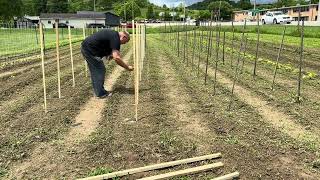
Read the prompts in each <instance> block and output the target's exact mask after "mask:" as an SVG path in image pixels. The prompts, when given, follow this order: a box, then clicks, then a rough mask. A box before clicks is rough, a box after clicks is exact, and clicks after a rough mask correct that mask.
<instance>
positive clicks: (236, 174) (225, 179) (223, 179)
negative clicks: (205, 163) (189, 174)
mask: <svg viewBox="0 0 320 180" xmlns="http://www.w3.org/2000/svg"><path fill="white" fill-rule="evenodd" d="M239 175H240V173H239V172H238V171H236V172H234V173H230V174H226V175H224V176H220V177H216V178H213V179H211V180H231V179H234V178H237V177H239Z"/></svg>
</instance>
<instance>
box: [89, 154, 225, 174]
mask: <svg viewBox="0 0 320 180" xmlns="http://www.w3.org/2000/svg"><path fill="white" fill-rule="evenodd" d="M220 157H221V153H216V154H209V155H205V156H198V157H193V158H188V159H181V160H176V161H170V162H165V163H160V164H154V165H149V166H144V167H138V168H133V169H127V170H122V171H117V172H113V173H109V174H103V175H99V176H93V177H88V178H84V179H83V180H98V179H109V178H114V177H121V176H126V175H131V174H136V173H140V172H145V171H151V170H157V169H163V168H168V167H172V166H177V165H182V164H189V163H193V162H198V161H204V160H209V159H216V158H220Z"/></svg>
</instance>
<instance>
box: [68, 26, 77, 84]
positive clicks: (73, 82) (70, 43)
mask: <svg viewBox="0 0 320 180" xmlns="http://www.w3.org/2000/svg"><path fill="white" fill-rule="evenodd" d="M68 32H69V46H70V60H71V72H72V87H76V82H75V78H74V68H73V52H72V37H71V28H70V26H68Z"/></svg>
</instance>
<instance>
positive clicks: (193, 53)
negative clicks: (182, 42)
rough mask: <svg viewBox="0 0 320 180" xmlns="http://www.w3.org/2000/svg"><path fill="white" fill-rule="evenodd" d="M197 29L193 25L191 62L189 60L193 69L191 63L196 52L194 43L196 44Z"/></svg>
mask: <svg viewBox="0 0 320 180" xmlns="http://www.w3.org/2000/svg"><path fill="white" fill-rule="evenodd" d="M196 33H197V31H196V28H195V27H194V29H193V49H192V62H191V69H192V70H193V65H194V64H193V63H194V57H195V52H196V50H195V49H196V44H197V39H196V38H197V34H196Z"/></svg>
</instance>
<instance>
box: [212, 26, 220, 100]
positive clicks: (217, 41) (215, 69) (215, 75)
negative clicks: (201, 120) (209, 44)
mask: <svg viewBox="0 0 320 180" xmlns="http://www.w3.org/2000/svg"><path fill="white" fill-rule="evenodd" d="M219 41H220V28H219V26H218V24H217V31H216V64H215V68H214V83H213V95H215V94H216V84H217V71H218V62H219Z"/></svg>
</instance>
